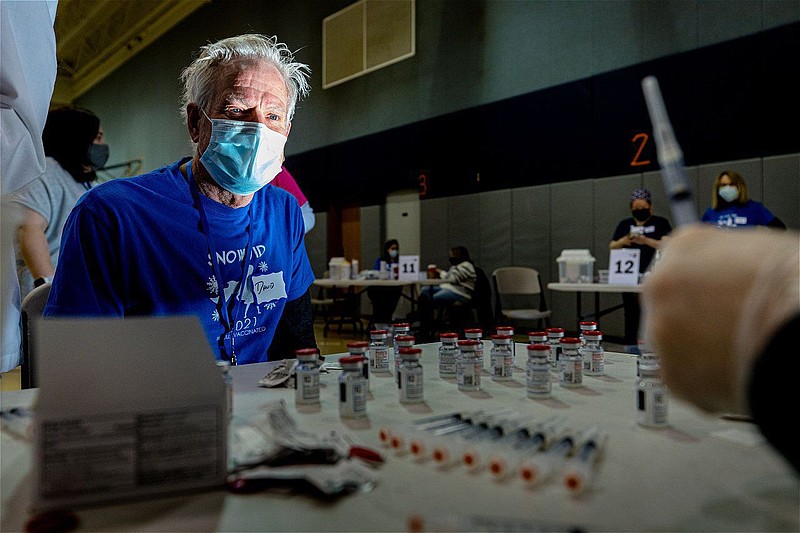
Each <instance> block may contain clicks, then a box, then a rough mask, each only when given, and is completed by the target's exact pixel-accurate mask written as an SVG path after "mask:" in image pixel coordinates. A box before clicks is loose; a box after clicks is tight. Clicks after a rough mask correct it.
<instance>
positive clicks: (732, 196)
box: [719, 185, 739, 202]
mask: <svg viewBox="0 0 800 533" xmlns="http://www.w3.org/2000/svg"><path fill="white" fill-rule="evenodd" d="M719 196H720V198H722V199H723V200H725V201H726V202H732V201H734V200H736V199H737V198H738V197H739V188H738V187H736V186H734V185H723V186H722V187H720V188H719Z"/></svg>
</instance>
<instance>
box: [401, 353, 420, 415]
mask: <svg viewBox="0 0 800 533" xmlns="http://www.w3.org/2000/svg"><path fill="white" fill-rule="evenodd" d="M421 355H422V349H421V348H400V358H401V360H402V362H401V363H400V376H399V380H398V383H397V390H398V392H399V395H400V403H419V402H421V401H423V400H424V396H423V388H422V365H421V364H419V358H420V356H421Z"/></svg>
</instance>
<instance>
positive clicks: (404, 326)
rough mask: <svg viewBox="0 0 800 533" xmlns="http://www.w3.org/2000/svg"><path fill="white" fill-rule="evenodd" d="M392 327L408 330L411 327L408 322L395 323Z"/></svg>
mask: <svg viewBox="0 0 800 533" xmlns="http://www.w3.org/2000/svg"><path fill="white" fill-rule="evenodd" d="M394 327H395V328H410V327H411V324H409V323H408V322H397V323H396V324H395V325H394Z"/></svg>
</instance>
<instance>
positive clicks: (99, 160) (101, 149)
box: [86, 143, 108, 170]
mask: <svg viewBox="0 0 800 533" xmlns="http://www.w3.org/2000/svg"><path fill="white" fill-rule="evenodd" d="M86 159H87V160H88V161H89V164H90V165H92V169H94V170H99V169H101V168H103V167H104V166H105V165H106V162H107V161H108V145H107V144H94V143H93V144H90V145H89V148H88V150H86Z"/></svg>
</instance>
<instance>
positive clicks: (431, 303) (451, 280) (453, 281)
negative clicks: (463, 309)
mask: <svg viewBox="0 0 800 533" xmlns="http://www.w3.org/2000/svg"><path fill="white" fill-rule="evenodd" d="M449 261H450V265H451V266H450V269H449V270H447V271H444V270H442V269H437V271H438V272H439V277H440V278H441V279H443V280H445V281H446V283H442V284H441V285H431V286H429V287H425V290H423V291H422V293H421V294H420V296H419V300H418V302H417V303H418V305H419V314H420V334H421V335H420V336H421V337H422V338H423V339H433V338H434V336H435V334H436V332H435V331H434V328H433V314H434V311H435V310H437V309H442V308H444V307H449V306H451V305H453V304H454V303H456V302H462V303H463V302H468V301H470V300H471V299H472V295H473V293H474V292H475V284H476V282H477V279H478V276H477V274H476V272H475V264H474V263H473V262H472V259H470V257H469V251H467V249H466V248H465V247H463V246H454V247H453V248H450V253H449Z"/></svg>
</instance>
